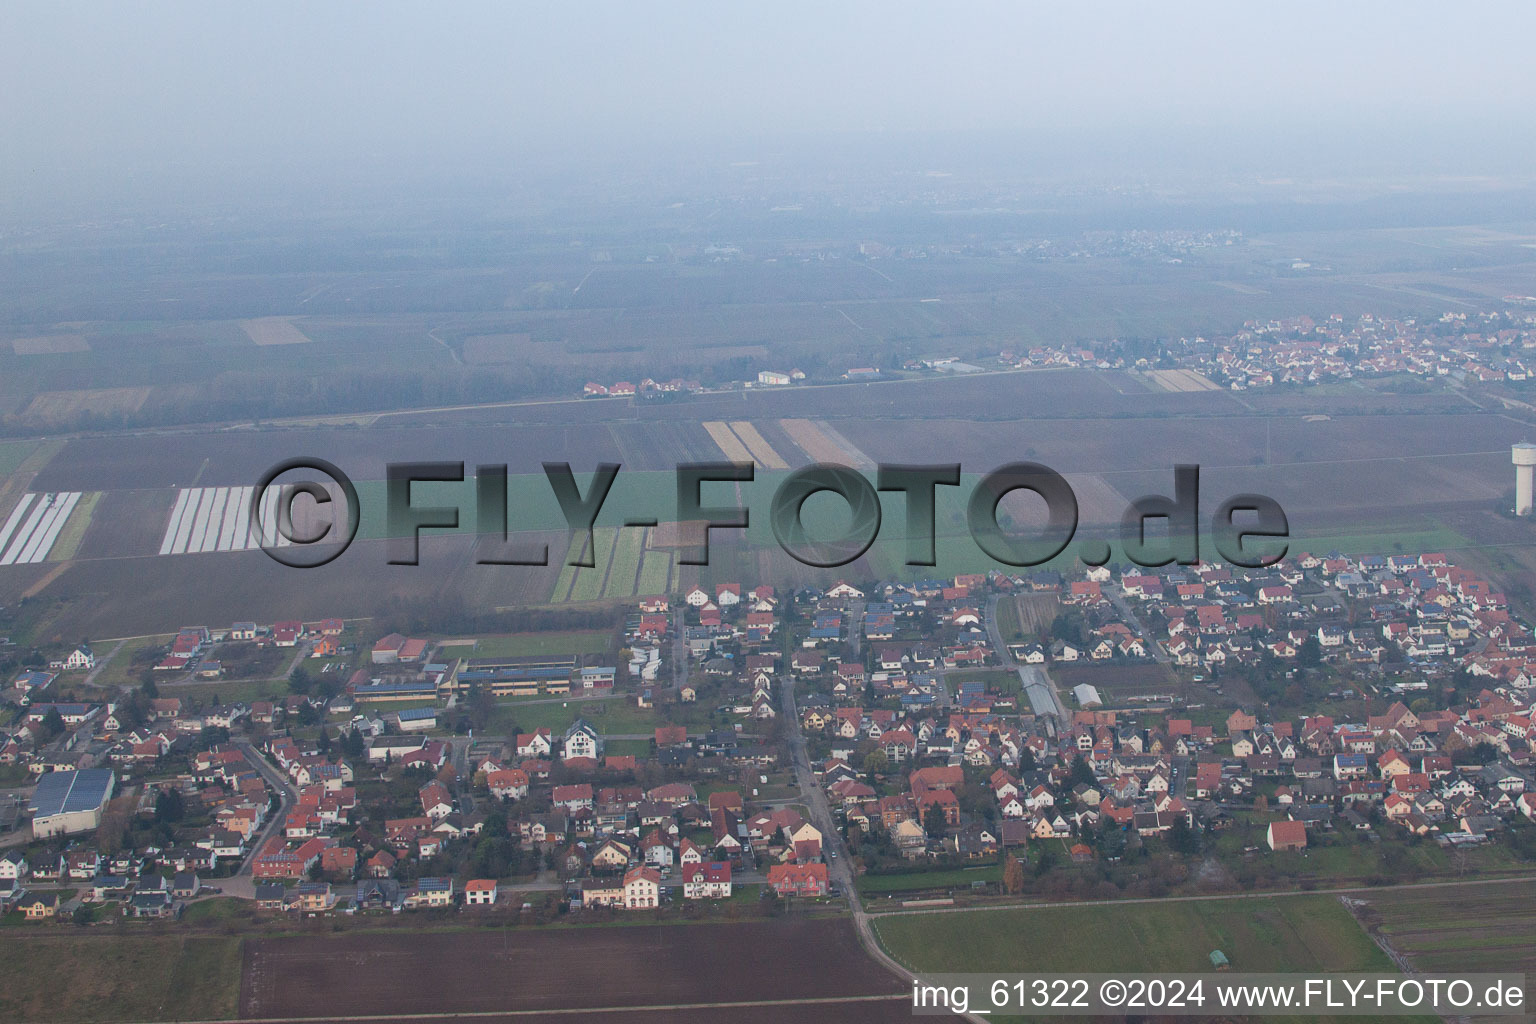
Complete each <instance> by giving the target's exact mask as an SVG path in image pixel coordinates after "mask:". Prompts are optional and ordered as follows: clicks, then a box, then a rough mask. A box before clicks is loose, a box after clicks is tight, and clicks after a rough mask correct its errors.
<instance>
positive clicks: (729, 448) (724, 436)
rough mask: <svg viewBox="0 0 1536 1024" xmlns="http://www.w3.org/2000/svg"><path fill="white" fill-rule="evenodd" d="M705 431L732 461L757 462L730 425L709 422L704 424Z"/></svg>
mask: <svg viewBox="0 0 1536 1024" xmlns="http://www.w3.org/2000/svg"><path fill="white" fill-rule="evenodd" d="M704 429H705V430H707V431H709V436H710V438H711V439H713V440H714V442H715V444H716V445H717V446H718V447H719V448H720V451H721V452H722V453H724V455H725V457H726V458H727V459H729V460H730V461H732V462H756V461H757V460H756V459H754V458H753V457H752V453H751V452H750V451H748V450H747V446H746V445H744V444H742V443H741V438H739V437H737V436H736V432H735V431H733V430H732V429H731V427H730V424H728V423H725V422H723V421H721V420H709V421H707V422H706V423H705V424H704Z"/></svg>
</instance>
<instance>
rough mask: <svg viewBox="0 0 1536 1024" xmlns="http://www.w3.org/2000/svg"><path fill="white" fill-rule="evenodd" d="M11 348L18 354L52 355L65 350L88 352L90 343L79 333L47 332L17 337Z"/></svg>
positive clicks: (59, 353)
mask: <svg viewBox="0 0 1536 1024" xmlns="http://www.w3.org/2000/svg"><path fill="white" fill-rule="evenodd" d="M11 348H12V349H13V350H15V352H16V354H17V355H19V356H52V355H61V354H63V353H65V352H89V351H90V350H91V343H90V342H88V341H86V340H85V336H84V335H81V334H48V335H43V336H40V337H35V338H17V339H15V340H14V341H12V342H11Z"/></svg>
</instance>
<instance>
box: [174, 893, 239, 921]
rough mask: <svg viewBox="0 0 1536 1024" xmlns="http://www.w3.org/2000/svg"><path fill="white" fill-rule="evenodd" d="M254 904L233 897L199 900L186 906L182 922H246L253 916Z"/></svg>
mask: <svg viewBox="0 0 1536 1024" xmlns="http://www.w3.org/2000/svg"><path fill="white" fill-rule="evenodd" d="M255 906H256V905H255V904H254V903H250V902H248V901H246V900H241V899H236V898H235V897H233V896H217V897H215V898H213V899H211V900H199V901H198V902H196V903H189V904H187V909H186V910H185V911H183V912H182V915H181V919H182V920H183V921H186V922H189V923H194V922H199V921H202V922H206V921H248V920H250V919H251V918H253V917H254V916H255Z"/></svg>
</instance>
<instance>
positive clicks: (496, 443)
mask: <svg viewBox="0 0 1536 1024" xmlns="http://www.w3.org/2000/svg"><path fill="white" fill-rule="evenodd" d="M301 454H303V455H317V456H319V457H320V458H322V459H327V460H329V461H331V462H334V463H335V464H336V465H337V466H339V467H340V468H341V469H342V470H344V471H345V472H346V473H347V474H348V475H349V476H351V477H352V479H353V480H356V481H358V482H359V483H361V482H362V481H365V480H382V479H384V474H385V467H386V465H387V464H388V463H391V462H416V461H434V460H449V461H454V462H459V461H462V462H464V463H466V464H467V465H469V466H474V465H477V464H480V463H494V464H499V463H506V464H508V466H509V469H510V472H512V473H540V472H542V468H541V466H542V463H543V462H546V461H569V462H571V464H572V465H573V466H574V467H575V469H576V471H577V472H578V473H580V472H589V471H590V470H591V469H592V467H593V466H594V465H595V464H596V463H598V462H623V453H622V452H621V451H620V450H619V447H618V445H617V444H616V443H615V441H614V437H613V432H612V431H610V430H609V428H608V425H607V424H605V423H600V422H591V423H576V424H556V425H542V424H534V425H523V426H515V427H473V428H469V429H444V430H422V429H412V428H403V427H372V428H369V429H367V430H355V429H352V430H325V429H303V430H300V429H294V430H270V431H268V430H261V431H257V430H247V431H222V432H208V433H197V434H178V435H174V436H151V435H133V436H129V437H80V438H73V439H71V440H70V441H69V442H68V444H66V445H65V447H64V450H63V451H61V452H60V453H59V454H58V456H57V457H55V458H54V459H53V460H52V461H51V462H50V463H49V464H48V468H47V470H46V472H45V473H43V474H40V475H39V478H38V483H37V484H36V485H35V487H34V489H36V490H44V489H46V490H76V491H103V490H113V489H121V488H136V487H142V488H157V487H190V486H199V487H230V486H235V485H241V486H244V485H249V484H253V483H255V482H256V481H257V480H258V479H260V477H261V474H262V473H263V472H265V471H266V470H267V469H268V468H270V467H271V466H272V465H273V463H275V462H277V461H278V460H279V459H282V458H287V457H289V456H295V455H301ZM715 458H717V459H718V458H719V456H718V455H716V456H715ZM69 480H78V481H93V482H92V483H90V484H89V485H88V486H87V485H84V484H82V485H81V486H78V487H75V486H70V487H62V486H55V481H69ZM194 481H195V484H194Z"/></svg>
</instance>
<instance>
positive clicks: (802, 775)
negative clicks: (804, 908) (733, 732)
mask: <svg viewBox="0 0 1536 1024" xmlns="http://www.w3.org/2000/svg"><path fill="white" fill-rule="evenodd" d="M780 696H781V698H782V700H781V705H782V713H783V715H784V721H785V722H786V723H787V725H788V726H789V734H788V736H789V751H790V757H791V758H792V759H793V761H794V765H795V781H796V782H798V783H799V785H800V797H801V800H802V801H803V802H804V804H805V806H806V808H807V809H808V810H809V811H810V814H811V823H812V824H813V825H815V826H816V827H817V828H818V829H820V830H821V835H822V850H823V851H825V852H826V853H827V855H828V858H829V859H828V861H827V876H828V877H829V878H830V879H831V880H832V882H833V883H834V884H836V885H837V886H838V887H839V888H841V889H842V892H843V896H844V898H845V899H847V901H848V908H849V910H850V911H851V912H852V913H853V928H854V931H855V932H856V933H857V935H858V936H859V944H860V945H862V946H863V947H864V951H865V952H866V953H868V954H869V955H870V957H871V958H873V959H874V960H875V961H876V962H877V963H879V964H881V965H883V966H884V967H885V968H886V969H887V970H889V971H890V972H891V973H893V974H895V975H896V976H897V977H899V978H901V979H902V980H903V981H905V982H907V983H909V984H910V983H911V982H912V981H914V980H915V979H916V977H917V976H916V975H915V974H913V973H912V972H911V971H909V970H907V968H906V967H904V966H902V964H901V963H900V962H899V961H897V960H896V959H894V958H893V957H891V955H890V954H888V953H887V952H886V951H885V949H884V948H883V947H882V946H881V945H880V940H879V939H877V938H876V937H875V931H874V928H873V927H872V926H871V925H870V923H869V914H868V913H866V912H865V910H864V904H863V902H862V901H860V899H859V892H858V889H857V887H856V886H855V885H854V877H853V862H852V861H851V860H850V859H849V856H848V848H847V846H846V845H845V844H844V843H843V836H842V833H841V832H839V831H838V829H837V822H836V820H835V819H834V818H833V817H832V807H831V805H830V804H829V803H828V801H827V794H826V791H825V790H824V789H822V788H821V787H820V786H818V785H817V784H816V777H815V776H814V775H812V774H811V760H810V755H809V754H807V753H806V750H805V733H804V732H802V731H801V729H800V714H799V712H798V711H796V709H795V680H794V676H792V675H786V676H785V677H784V681H783V683H781V684H780ZM967 1019H968V1020H971V1021H974V1022H977V1024H980V1022H981V1020H982V1019H983V1018H981V1017H978V1016H975V1015H968V1016H967Z"/></svg>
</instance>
